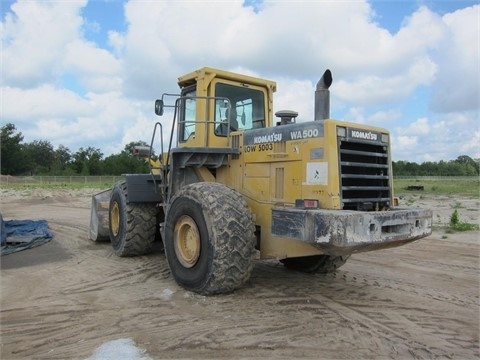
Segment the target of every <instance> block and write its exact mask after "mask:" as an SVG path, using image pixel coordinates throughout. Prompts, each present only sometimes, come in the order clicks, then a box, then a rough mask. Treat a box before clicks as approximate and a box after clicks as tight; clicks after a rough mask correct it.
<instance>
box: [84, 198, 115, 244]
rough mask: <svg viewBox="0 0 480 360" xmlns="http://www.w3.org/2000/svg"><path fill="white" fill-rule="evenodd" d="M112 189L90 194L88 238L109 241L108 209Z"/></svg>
mask: <svg viewBox="0 0 480 360" xmlns="http://www.w3.org/2000/svg"><path fill="white" fill-rule="evenodd" d="M111 194H112V190H111V189H109V190H105V191H102V192H101V193H98V194H95V195H93V196H92V208H91V214H90V234H89V237H90V240H93V241H110V231H109V225H108V211H109V207H110V195H111Z"/></svg>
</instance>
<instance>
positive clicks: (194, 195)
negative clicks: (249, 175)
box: [164, 182, 256, 295]
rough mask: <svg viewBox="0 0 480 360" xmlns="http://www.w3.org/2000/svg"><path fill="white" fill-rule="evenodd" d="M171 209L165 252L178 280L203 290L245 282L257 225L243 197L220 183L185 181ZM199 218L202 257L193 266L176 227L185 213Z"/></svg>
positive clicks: (231, 287)
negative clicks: (185, 261)
mask: <svg viewBox="0 0 480 360" xmlns="http://www.w3.org/2000/svg"><path fill="white" fill-rule="evenodd" d="M171 204H172V205H171V206H170V208H169V210H168V212H167V221H166V228H165V239H164V245H165V254H166V257H167V261H168V264H169V267H170V270H171V272H172V274H173V276H174V278H175V280H176V281H177V283H178V284H180V285H181V286H183V287H184V288H185V289H187V290H189V291H193V292H197V293H199V294H202V295H213V294H219V293H227V292H231V291H233V290H235V289H237V288H239V287H241V286H243V285H244V284H245V283H246V282H247V281H248V279H249V278H250V275H251V272H252V269H253V254H254V248H255V242H256V238H255V234H254V232H255V226H254V223H253V220H252V215H251V213H250V211H249V210H248V206H247V204H246V202H245V200H244V199H243V197H242V196H241V195H240V194H239V193H237V192H236V191H234V190H232V189H230V188H228V187H226V186H225V185H222V184H219V183H211V182H200V183H194V184H190V185H187V186H185V187H184V188H183V189H181V190H180V191H179V192H178V193H177V194H176V195H175V196H174V198H173V199H172V203H171ZM184 214H186V215H189V216H190V217H192V218H193V219H194V220H195V223H196V225H197V227H198V229H199V233H200V238H201V240H200V241H201V249H200V257H199V259H198V261H197V263H196V264H195V265H194V266H193V267H192V268H185V267H184V266H183V265H181V264H180V262H179V261H178V259H177V256H176V254H175V250H174V245H173V229H174V228H175V223H176V221H177V220H178V219H179V218H180V217H181V216H182V215H184Z"/></svg>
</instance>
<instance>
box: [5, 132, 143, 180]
mask: <svg viewBox="0 0 480 360" xmlns="http://www.w3.org/2000/svg"><path fill="white" fill-rule="evenodd" d="M138 145H141V146H147V143H145V142H144V141H137V142H131V143H129V144H127V145H126V146H125V148H124V150H123V151H122V152H120V153H119V154H113V155H110V156H107V157H106V158H104V157H103V153H102V152H101V151H100V149H96V148H93V147H87V148H80V149H79V150H78V151H77V152H75V153H73V152H72V151H70V149H69V148H67V147H65V146H63V145H60V146H58V148H57V149H54V148H53V146H52V144H51V143H50V142H49V141H44V140H35V141H32V142H31V143H24V142H23V135H22V133H21V132H18V131H17V129H16V127H15V125H13V124H11V123H8V124H6V125H5V126H3V127H2V128H1V149H0V151H1V173H2V175H13V176H15V175H16V176H18V175H23V176H33V175H45V176H75V175H82V176H89V175H96V176H98V175H121V174H126V173H147V172H148V171H149V168H148V165H147V164H146V162H145V161H143V160H142V159H139V158H137V157H136V156H134V155H133V154H132V148H133V147H134V146H138Z"/></svg>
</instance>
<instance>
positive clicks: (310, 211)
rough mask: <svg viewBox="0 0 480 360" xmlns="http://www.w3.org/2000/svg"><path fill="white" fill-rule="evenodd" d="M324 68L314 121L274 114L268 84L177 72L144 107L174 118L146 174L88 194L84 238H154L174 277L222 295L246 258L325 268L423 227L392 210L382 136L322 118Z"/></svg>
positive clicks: (146, 247)
mask: <svg viewBox="0 0 480 360" xmlns="http://www.w3.org/2000/svg"><path fill="white" fill-rule="evenodd" d="M331 83H332V74H331V72H330V71H329V70H327V71H325V73H324V74H323V76H322V77H321V79H320V80H319V82H318V83H317V88H316V91H315V111H314V114H315V118H314V120H313V121H308V122H297V121H296V118H297V116H298V114H297V113H296V112H295V111H291V110H284V111H278V112H277V113H276V114H275V115H276V118H274V113H273V93H274V92H275V91H276V83H275V82H273V81H269V80H264V79H260V78H255V77H251V76H245V75H241V74H235V73H232V72H227V71H223V70H218V69H214V68H209V67H205V68H202V69H199V70H197V71H194V72H192V73H189V74H187V75H185V76H182V77H180V78H179V79H178V85H179V87H180V94H178V95H177V94H163V95H162V98H161V99H158V100H156V102H155V113H156V114H157V115H159V116H161V115H164V113H165V114H167V113H168V114H169V115H170V116H171V118H172V119H173V120H171V121H172V123H171V125H172V131H171V133H170V140H169V143H168V145H167V146H166V151H165V152H164V153H163V154H162V155H161V156H159V158H158V159H157V160H155V161H154V160H152V148H153V147H154V144H155V139H157V141H158V140H159V139H160V142H161V146H160V147H161V151H163V142H162V141H161V139H163V134H162V125H161V123H160V122H157V123H156V124H155V126H154V131H153V136H152V140H151V146H150V148H148V147H147V148H144V149H137V151H138V152H139V153H140V154H141V155H142V156H145V157H146V158H147V159H148V161H149V163H150V164H151V172H150V174H126V175H124V180H122V181H120V182H119V183H118V184H116V185H115V187H114V188H113V189H111V190H107V191H105V192H102V193H100V194H98V195H95V196H94V197H93V200H92V216H91V228H90V238H91V239H92V240H94V241H100V240H104V239H107V240H110V242H111V243H112V246H113V249H114V251H115V253H116V254H117V255H118V256H132V255H140V254H145V253H147V252H149V251H150V250H151V248H152V244H153V242H154V241H155V240H160V241H162V242H163V246H164V250H165V256H166V260H167V262H168V265H169V267H170V270H171V272H172V275H173V277H174V278H175V280H176V281H177V282H178V284H180V285H181V286H183V287H184V288H185V289H187V290H190V291H194V292H197V293H200V294H206V295H209V294H217V293H224V292H229V291H233V290H235V289H236V288H239V287H241V286H242V285H244V284H245V282H246V281H247V280H248V279H249V277H250V274H251V271H252V267H253V258H254V253H255V252H256V251H257V252H258V253H259V256H260V259H277V260H279V261H280V262H282V263H283V264H284V265H285V266H286V267H288V268H291V269H296V270H299V271H304V272H320V273H323V272H331V271H335V270H336V269H338V268H339V267H340V266H342V265H343V264H344V263H345V261H346V260H347V259H348V257H349V256H350V255H351V254H353V253H356V252H362V251H372V250H377V249H384V248H389V247H394V246H399V245H403V244H406V243H408V242H411V241H414V240H417V239H420V238H423V237H425V236H428V235H429V234H431V230H432V212H431V211H430V210H427V209H417V208H415V209H408V208H407V209H400V208H396V207H395V206H394V205H395V204H394V196H393V183H392V180H393V177H392V165H391V148H390V135H389V132H388V131H387V130H385V129H382V128H377V127H372V126H366V125H361V124H356V123H349V122H344V121H337V120H333V119H329V117H330V114H329V113H330V109H329V108H330V104H329V102H330V99H329V97H330V94H329V90H328V89H329V87H330V85H331Z"/></svg>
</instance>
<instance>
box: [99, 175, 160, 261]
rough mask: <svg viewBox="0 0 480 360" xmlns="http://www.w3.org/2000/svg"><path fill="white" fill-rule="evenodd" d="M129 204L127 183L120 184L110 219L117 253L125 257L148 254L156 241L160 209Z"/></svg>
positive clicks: (154, 206) (112, 205)
mask: <svg viewBox="0 0 480 360" xmlns="http://www.w3.org/2000/svg"><path fill="white" fill-rule="evenodd" d="M127 200H128V199H127V183H126V181H124V180H123V181H119V182H118V183H117V184H116V185H115V187H114V188H113V190H112V195H111V197H110V206H109V217H108V225H109V233H110V242H111V243H112V247H113V250H114V251H115V254H116V255H118V256H121V257H124V256H136V255H144V254H148V253H150V252H151V251H152V247H153V242H154V241H155V235H156V231H157V212H158V208H157V207H156V204H154V203H128V201H127Z"/></svg>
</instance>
